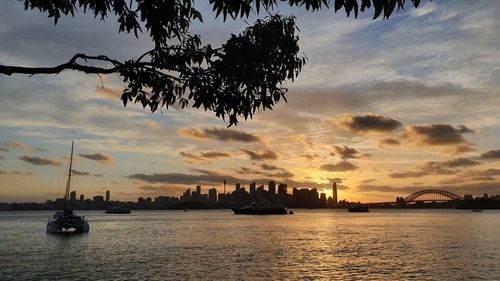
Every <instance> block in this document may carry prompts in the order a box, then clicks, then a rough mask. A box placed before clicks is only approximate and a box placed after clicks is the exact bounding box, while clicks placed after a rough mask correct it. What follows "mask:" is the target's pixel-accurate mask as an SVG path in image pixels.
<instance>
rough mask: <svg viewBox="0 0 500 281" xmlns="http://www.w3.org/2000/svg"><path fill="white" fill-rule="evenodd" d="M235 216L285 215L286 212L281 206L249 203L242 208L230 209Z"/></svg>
mask: <svg viewBox="0 0 500 281" xmlns="http://www.w3.org/2000/svg"><path fill="white" fill-rule="evenodd" d="M232 210H233V212H234V214H235V215H286V214H288V210H287V209H286V207H285V206H283V205H281V204H269V203H268V204H264V203H255V202H254V203H251V204H249V205H247V206H245V207H242V208H233V209H232Z"/></svg>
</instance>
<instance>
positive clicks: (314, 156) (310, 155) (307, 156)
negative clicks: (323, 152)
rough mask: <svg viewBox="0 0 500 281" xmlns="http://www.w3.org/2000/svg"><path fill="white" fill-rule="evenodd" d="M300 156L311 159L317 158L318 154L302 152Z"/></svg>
mask: <svg viewBox="0 0 500 281" xmlns="http://www.w3.org/2000/svg"><path fill="white" fill-rule="evenodd" d="M301 157H304V158H305V159H306V160H307V161H312V160H314V159H316V158H318V157H319V154H317V153H306V154H302V155H301Z"/></svg>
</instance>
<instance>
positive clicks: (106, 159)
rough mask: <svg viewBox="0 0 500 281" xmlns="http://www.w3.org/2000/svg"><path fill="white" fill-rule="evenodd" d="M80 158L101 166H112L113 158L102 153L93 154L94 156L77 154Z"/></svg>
mask: <svg viewBox="0 0 500 281" xmlns="http://www.w3.org/2000/svg"><path fill="white" fill-rule="evenodd" d="M78 155H80V157H83V158H86V159H89V160H93V161H98V162H100V163H102V164H107V165H111V164H113V158H112V157H111V156H108V155H106V154H102V153H94V154H78Z"/></svg>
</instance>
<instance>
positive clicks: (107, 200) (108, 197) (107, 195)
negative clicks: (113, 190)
mask: <svg viewBox="0 0 500 281" xmlns="http://www.w3.org/2000/svg"><path fill="white" fill-rule="evenodd" d="M109 199H110V193H109V190H106V203H109Z"/></svg>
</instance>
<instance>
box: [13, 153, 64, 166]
mask: <svg viewBox="0 0 500 281" xmlns="http://www.w3.org/2000/svg"><path fill="white" fill-rule="evenodd" d="M19 160H21V161H24V162H28V163H30V164H33V165H37V166H46V165H50V166H61V165H62V162H61V161H59V160H53V159H47V158H39V157H36V156H33V157H31V156H26V155H23V156H21V157H19Z"/></svg>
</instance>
